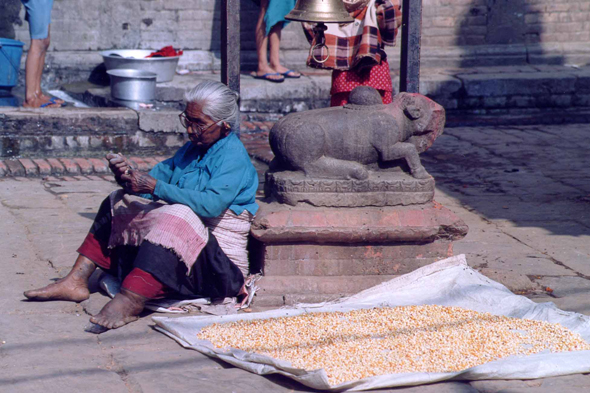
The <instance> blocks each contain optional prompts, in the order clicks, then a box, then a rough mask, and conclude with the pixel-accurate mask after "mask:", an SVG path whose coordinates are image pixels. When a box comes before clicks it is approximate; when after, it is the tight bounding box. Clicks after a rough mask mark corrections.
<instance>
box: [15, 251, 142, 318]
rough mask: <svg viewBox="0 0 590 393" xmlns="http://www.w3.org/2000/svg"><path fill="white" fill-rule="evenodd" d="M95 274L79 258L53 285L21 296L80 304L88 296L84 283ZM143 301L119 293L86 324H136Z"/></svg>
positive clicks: (126, 292) (91, 264)
mask: <svg viewBox="0 0 590 393" xmlns="http://www.w3.org/2000/svg"><path fill="white" fill-rule="evenodd" d="M95 270H96V265H95V264H94V262H92V261H91V260H90V259H88V258H86V257H84V256H82V255H80V256H78V258H77V259H76V263H75V264H74V267H73V268H72V270H71V271H70V272H69V273H68V275H67V276H66V277H64V278H62V279H61V280H59V281H58V282H56V283H54V284H49V285H47V286H46V287H43V288H39V289H33V290H30V291H26V292H25V293H24V295H25V297H26V298H27V299H29V300H34V301H47V300H65V301H71V302H76V303H79V302H82V301H84V300H86V299H88V297H89V296H90V292H89V291H88V279H89V278H90V276H91V275H92V273H93V272H94V271H95ZM146 301H147V298H145V297H143V296H141V295H138V294H136V293H134V292H131V291H129V290H127V289H125V288H123V289H121V293H118V294H117V295H116V296H115V298H114V299H113V300H111V301H110V302H108V303H107V304H106V305H105V306H104V307H103V308H102V310H100V312H99V313H98V314H97V315H95V316H93V317H92V318H90V322H93V323H96V324H98V325H101V326H104V327H106V328H108V329H116V328H119V327H121V326H124V325H126V324H128V323H129V322H133V321H135V320H137V318H138V315H139V314H140V313H141V312H142V311H143V308H144V306H145V302H146Z"/></svg>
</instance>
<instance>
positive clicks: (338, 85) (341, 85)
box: [330, 59, 393, 106]
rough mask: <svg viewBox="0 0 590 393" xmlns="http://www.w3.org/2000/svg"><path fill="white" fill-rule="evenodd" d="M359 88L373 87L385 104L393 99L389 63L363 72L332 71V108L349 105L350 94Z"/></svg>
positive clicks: (383, 63)
mask: <svg viewBox="0 0 590 393" xmlns="http://www.w3.org/2000/svg"><path fill="white" fill-rule="evenodd" d="M357 86H371V87H373V88H375V89H377V91H379V94H381V97H382V99H383V103H384V104H390V103H391V101H392V99H393V85H392V83H391V74H390V72H389V63H388V62H387V60H385V59H384V60H382V61H381V64H378V65H375V66H373V67H370V68H363V69H361V70H357V69H352V70H349V71H343V70H334V71H332V89H331V90H330V94H331V96H332V97H331V101H330V106H342V105H345V104H347V103H348V96H349V95H350V92H351V91H352V90H353V89H354V88H355V87H357Z"/></svg>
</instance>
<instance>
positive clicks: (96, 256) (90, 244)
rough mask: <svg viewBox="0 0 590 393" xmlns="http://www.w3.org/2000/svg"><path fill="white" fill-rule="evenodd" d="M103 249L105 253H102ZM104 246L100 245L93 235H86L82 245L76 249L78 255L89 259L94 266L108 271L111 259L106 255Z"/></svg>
mask: <svg viewBox="0 0 590 393" xmlns="http://www.w3.org/2000/svg"><path fill="white" fill-rule="evenodd" d="M103 249H104V250H105V252H103ZM106 250H107V247H106V244H105V245H101V244H100V242H99V241H98V239H97V238H95V237H94V234H93V233H88V235H86V239H84V241H83V242H82V245H81V246H80V247H79V248H78V254H80V255H83V256H85V257H86V258H88V259H90V260H91V261H92V262H94V263H95V264H96V265H98V266H100V267H101V268H103V269H105V270H108V269H110V268H111V257H110V256H109V255H107V254H106Z"/></svg>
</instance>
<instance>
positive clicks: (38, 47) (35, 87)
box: [23, 32, 63, 108]
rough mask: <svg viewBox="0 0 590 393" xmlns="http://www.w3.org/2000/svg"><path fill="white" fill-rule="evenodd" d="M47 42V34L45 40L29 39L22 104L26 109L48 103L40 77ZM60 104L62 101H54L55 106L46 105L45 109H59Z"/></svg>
mask: <svg viewBox="0 0 590 393" xmlns="http://www.w3.org/2000/svg"><path fill="white" fill-rule="evenodd" d="M49 42H50V36H49V32H48V33H47V38H44V39H42V40H37V39H31V47H30V48H29V52H28V53H27V61H26V63H25V102H23V106H24V107H26V108H39V107H40V106H41V105H43V104H45V103H47V102H49V99H50V97H48V96H46V95H44V94H43V92H42V91H41V76H42V75H43V67H44V66H45V55H46V53H47V48H49ZM61 104H63V100H56V103H55V104H51V105H47V107H49V108H59V107H60V106H61Z"/></svg>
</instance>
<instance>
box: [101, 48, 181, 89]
mask: <svg viewBox="0 0 590 393" xmlns="http://www.w3.org/2000/svg"><path fill="white" fill-rule="evenodd" d="M152 52H153V51H152V50H142V49H119V50H107V51H104V52H100V54H101V55H102V58H103V60H104V64H105V66H106V67H107V70H116V69H130V70H143V71H149V72H154V73H156V74H157V75H158V78H157V79H156V82H158V83H160V82H170V81H171V80H172V78H174V73H175V72H176V66H177V65H178V59H180V56H174V57H150V58H147V59H146V56H148V55H149V54H150V53H152Z"/></svg>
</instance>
